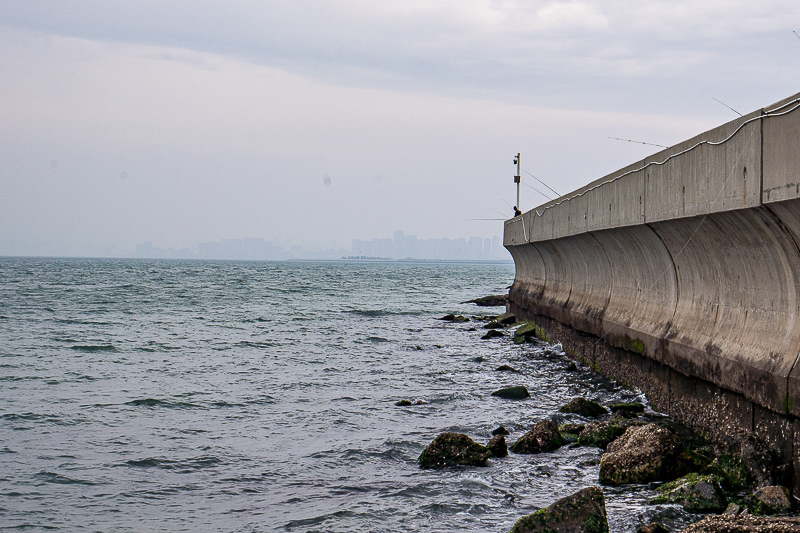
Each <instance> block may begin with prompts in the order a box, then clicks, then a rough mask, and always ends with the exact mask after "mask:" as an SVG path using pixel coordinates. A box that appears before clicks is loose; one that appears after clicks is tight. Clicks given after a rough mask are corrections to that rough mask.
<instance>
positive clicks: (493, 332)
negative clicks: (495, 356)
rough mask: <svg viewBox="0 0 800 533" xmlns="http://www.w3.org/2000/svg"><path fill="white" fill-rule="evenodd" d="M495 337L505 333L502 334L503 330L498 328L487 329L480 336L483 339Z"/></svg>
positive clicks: (502, 335)
mask: <svg viewBox="0 0 800 533" xmlns="http://www.w3.org/2000/svg"><path fill="white" fill-rule="evenodd" d="M496 337H505V335H504V334H503V332H502V331H500V330H497V329H490V330H489V331H487V332H486V335H484V336H483V337H481V339H483V340H489V339H494V338H496Z"/></svg>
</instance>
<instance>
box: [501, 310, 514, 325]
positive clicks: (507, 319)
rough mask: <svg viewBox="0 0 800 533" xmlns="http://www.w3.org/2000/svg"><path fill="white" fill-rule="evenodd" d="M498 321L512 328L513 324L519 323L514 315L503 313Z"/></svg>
mask: <svg viewBox="0 0 800 533" xmlns="http://www.w3.org/2000/svg"><path fill="white" fill-rule="evenodd" d="M497 321H498V322H500V323H501V324H503V325H504V326H510V325H511V324H516V323H517V316H516V315H515V314H513V313H503V314H502V315H500V316H499V317H497Z"/></svg>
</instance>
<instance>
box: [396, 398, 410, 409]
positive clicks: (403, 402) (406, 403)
mask: <svg viewBox="0 0 800 533" xmlns="http://www.w3.org/2000/svg"><path fill="white" fill-rule="evenodd" d="M395 405H396V406H398V407H408V406H409V405H414V404H413V403H411V400H405V399H404V400H400V401H399V402H397V403H396V404H395Z"/></svg>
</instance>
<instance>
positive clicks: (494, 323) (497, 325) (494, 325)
mask: <svg viewBox="0 0 800 533" xmlns="http://www.w3.org/2000/svg"><path fill="white" fill-rule="evenodd" d="M483 327H484V328H486V329H503V328H504V327H505V326H503V324H501V323H500V322H498V321H497V320H492V321H491V322H489V323H488V324H486V325H484V326H483Z"/></svg>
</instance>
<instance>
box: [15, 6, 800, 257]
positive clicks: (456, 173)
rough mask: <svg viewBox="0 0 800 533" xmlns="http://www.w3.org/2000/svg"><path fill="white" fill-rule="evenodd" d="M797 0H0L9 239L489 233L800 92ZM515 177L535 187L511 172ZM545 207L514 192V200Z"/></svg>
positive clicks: (344, 241) (112, 241) (42, 246)
mask: <svg viewBox="0 0 800 533" xmlns="http://www.w3.org/2000/svg"><path fill="white" fill-rule="evenodd" d="M799 16H800V4H798V3H797V2H793V1H789V0H781V1H764V2H760V3H758V4H756V3H752V2H745V1H717V2H713V1H710V2H704V3H702V4H697V3H690V2H667V1H652V2H640V3H635V4H634V3H630V2H625V1H623V0H610V1H596V2H589V1H585V2H582V1H568V2H553V1H538V2H537V1H532V2H511V1H508V2H504V1H472V2H470V1H460V2H450V1H442V2H431V1H425V2H413V1H403V2H381V3H374V2H363V1H340V2H315V1H291V2H290V1H285V2H284V1H272V2H270V1H267V2H250V1H239V2H236V1H233V2H226V3H224V4H223V3H216V2H202V1H191V2H189V1H183V2H181V1H176V2H169V3H163V2H149V1H137V2H105V1H76V2H70V1H60V2H37V1H31V2H13V1H0V52H1V53H0V76H1V77H2V78H1V79H0V101H1V102H2V105H1V106H0V120H2V123H3V124H4V127H3V128H2V129H0V135H1V136H2V137H0V190H2V194H0V255H3V254H20V253H32V254H52V255H71V254H82V253H86V251H87V250H93V249H94V250H112V253H123V252H125V251H127V250H132V249H134V248H135V246H136V245H137V244H139V243H142V242H153V244H154V245H155V246H159V247H164V248H168V247H175V248H183V247H186V246H192V245H193V244H194V243H197V242H209V241H216V240H220V239H224V238H244V237H253V238H263V239H266V240H268V241H279V240H280V241H284V240H287V239H290V240H292V241H293V242H297V243H302V244H308V245H313V246H322V247H332V248H348V247H349V244H350V242H351V241H352V239H366V240H368V239H372V238H376V237H381V236H384V235H388V234H391V233H392V232H393V231H394V230H395V229H396V228H404V229H405V231H407V232H408V233H410V234H415V235H417V236H418V237H419V238H421V239H429V238H459V237H468V236H471V235H476V236H480V237H482V238H486V237H491V236H492V235H498V234H502V221H501V220H476V219H491V218H501V217H502V216H504V217H508V216H510V215H511V214H512V211H511V207H510V206H511V205H513V203H514V201H515V189H514V184H513V181H512V176H513V174H514V172H515V168H514V166H513V165H512V159H513V156H514V155H515V154H516V153H517V152H521V153H522V167H523V170H524V171H527V172H531V173H533V174H535V175H536V176H537V177H539V178H541V179H543V180H544V181H546V182H547V183H548V184H549V185H550V186H551V187H553V188H554V189H556V190H557V191H559V192H560V193H562V194H564V193H566V192H569V191H571V190H573V189H575V188H578V187H580V186H581V185H584V184H585V183H588V182H590V181H592V180H594V179H596V178H599V177H601V176H602V175H604V174H607V173H609V172H611V171H614V170H616V169H617V168H620V167H622V166H624V165H627V164H629V163H632V162H634V161H637V160H639V159H641V158H643V157H645V156H647V155H649V154H650V153H653V152H654V151H656V150H657V148H655V147H652V146H646V145H641V144H633V143H627V142H622V141H617V140H612V139H609V137H621V138H626V139H635V140H640V141H645V142H650V143H657V144H662V145H671V144H674V143H676V142H680V141H682V140H684V139H686V138H689V137H691V136H693V135H696V134H698V133H700V132H702V131H705V130H707V129H710V128H712V127H715V126H717V125H719V124H722V123H724V122H727V121H729V120H731V119H733V118H735V117H736V116H737V115H736V114H735V113H734V112H733V111H731V110H730V109H728V108H726V107H725V106H723V105H722V104H719V103H717V102H716V101H714V98H717V99H719V100H721V101H723V102H725V104H727V105H729V106H730V107H732V108H734V109H736V110H737V111H739V112H741V113H747V112H749V111H752V110H754V109H757V108H759V107H762V106H765V105H768V104H770V103H772V102H775V101H777V100H779V99H781V98H784V97H786V96H789V95H791V94H793V93H795V92H798V91H800V84H798V83H797V80H798V65H799V64H800V38H798V37H797V35H796V34H794V33H793V31H794V30H795V29H796V28H795V27H794V26H793V24H794V22H795V21H796V20H798V17H799ZM522 176H523V182H526V181H527V182H528V183H529V184H531V185H534V186H536V187H537V188H539V189H540V190H543V188H542V187H540V186H538V185H537V184H536V183H535V182H534V181H533V180H532V178H530V176H529V175H528V174H526V173H525V172H523V174H522ZM545 200H546V199H545V198H544V197H543V196H540V195H539V194H538V193H536V192H534V191H533V190H532V189H530V188H529V187H527V186H525V185H523V187H522V190H521V204H522V205H521V207H522V208H523V210H527V209H530V208H532V207H534V206H536V205H538V204H540V203H542V202H544V201H545Z"/></svg>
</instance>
